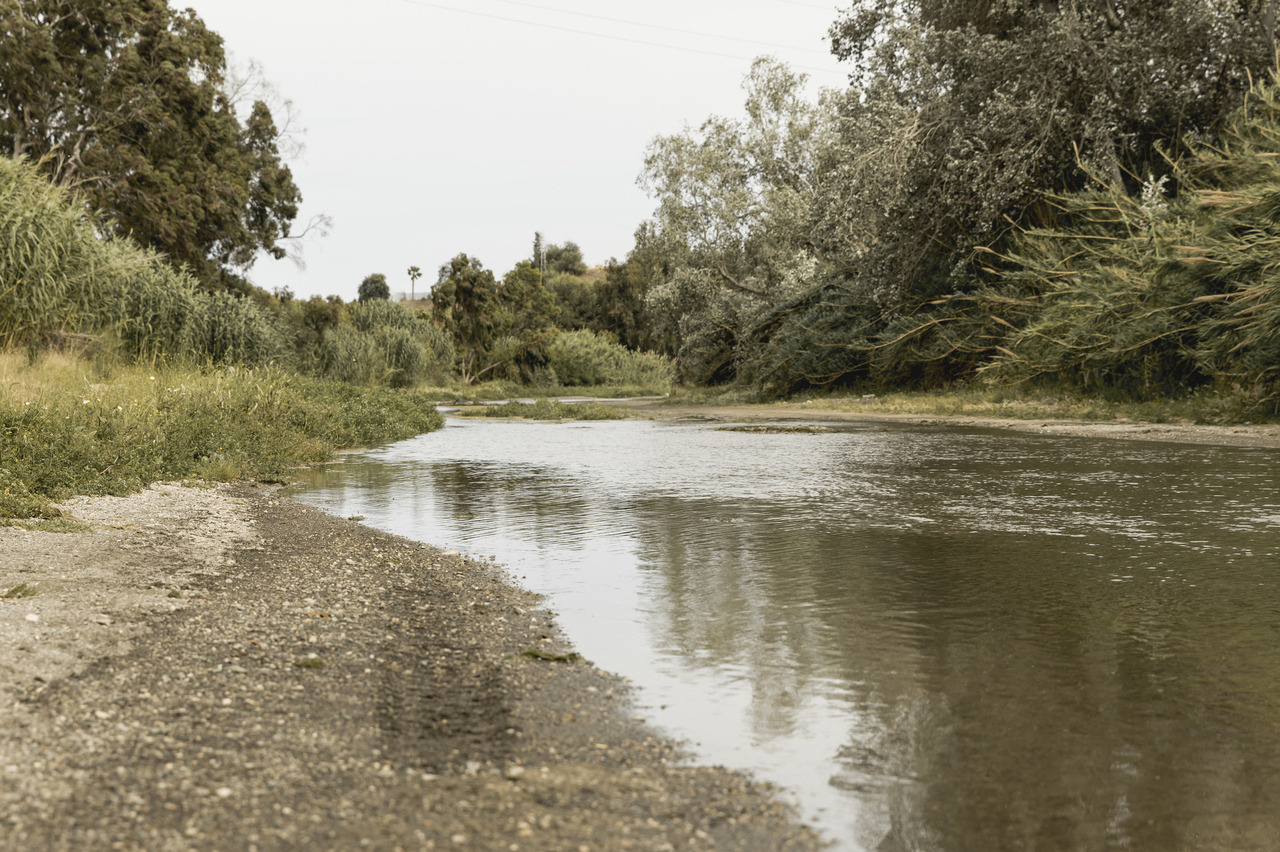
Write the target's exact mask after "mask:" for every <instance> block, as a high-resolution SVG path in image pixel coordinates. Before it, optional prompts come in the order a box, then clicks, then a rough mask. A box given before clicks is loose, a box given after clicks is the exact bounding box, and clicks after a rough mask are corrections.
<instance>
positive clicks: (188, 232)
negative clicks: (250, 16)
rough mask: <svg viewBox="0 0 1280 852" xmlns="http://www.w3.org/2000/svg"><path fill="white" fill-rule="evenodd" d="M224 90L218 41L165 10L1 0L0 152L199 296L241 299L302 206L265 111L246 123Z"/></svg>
mask: <svg viewBox="0 0 1280 852" xmlns="http://www.w3.org/2000/svg"><path fill="white" fill-rule="evenodd" d="M226 79H227V78H226V60H225V55H224V53H223V48H222V39H221V38H220V37H219V36H218V35H217V34H216V33H214V32H212V31H211V30H209V29H208V28H207V27H205V25H204V23H203V22H202V21H201V20H200V18H199V17H197V16H196V15H195V13H194V12H192V11H190V10H187V11H176V10H174V9H171V8H170V7H169V6H168V4H167V3H166V2H164V0H83V2H76V3H67V2H65V0H0V150H4V151H7V152H8V153H9V154H11V155H13V156H27V157H29V158H31V159H33V160H36V161H38V162H39V163H40V164H41V168H42V169H43V170H44V171H45V172H46V173H47V174H48V175H49V176H50V177H51V178H53V179H54V180H55V181H56V182H57V183H59V184H61V185H63V186H66V187H70V188H73V189H74V190H75V191H76V192H77V193H78V194H79V195H80V196H81V198H83V200H84V201H85V202H86V203H87V204H88V205H89V206H90V207H92V208H96V209H98V210H101V211H103V213H105V214H106V216H107V219H108V221H109V222H110V227H112V228H113V229H114V230H115V232H116V233H118V234H122V235H129V236H132V237H133V239H134V240H136V241H137V242H139V243H141V244H142V245H144V246H146V247H149V248H152V249H155V250H158V251H161V252H163V253H164V254H165V255H167V256H168V258H169V260H170V261H171V262H172V263H174V264H176V265H183V264H185V265H186V266H188V267H189V268H190V269H191V270H192V271H193V272H194V273H195V274H196V275H197V276H198V277H199V279H200V280H201V282H202V283H203V284H204V285H205V286H207V287H214V288H219V287H235V288H239V289H247V286H248V285H247V284H245V282H244V281H243V280H242V279H241V278H240V273H242V272H243V271H244V270H247V269H248V268H249V267H250V266H251V265H252V264H253V262H254V259H255V258H256V257H257V255H258V252H259V251H266V252H267V253H269V254H271V255H272V256H274V257H277V258H279V257H283V256H284V254H285V248H284V247H283V245H282V244H283V243H284V242H285V241H287V240H288V239H290V237H291V235H290V231H289V229H290V226H291V224H292V223H293V221H294V219H295V218H296V216H297V212H298V203H299V202H300V200H301V195H300V193H299V191H298V188H297V186H296V185H295V184H294V182H293V176H292V174H291V172H290V170H289V168H288V167H287V166H286V165H284V163H283V162H282V161H281V157H280V151H279V148H278V143H279V140H280V133H279V130H278V128H277V127H276V126H275V123H274V120H273V116H272V114H271V111H270V109H269V108H268V107H267V105H266V104H265V103H264V102H262V101H257V102H254V103H253V104H252V105H247V107H246V114H245V115H244V118H243V120H241V118H240V117H238V116H237V114H236V110H235V107H234V105H233V103H232V102H231V100H230V99H229V98H228V95H227V93H226V91H225V88H224V86H225V83H226Z"/></svg>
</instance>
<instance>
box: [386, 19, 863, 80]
mask: <svg viewBox="0 0 1280 852" xmlns="http://www.w3.org/2000/svg"><path fill="white" fill-rule="evenodd" d="M401 2H402V3H407V4H409V5H411V6H424V7H426V8H428V9H439V10H441V11H444V12H456V13H458V14H459V15H472V16H474V17H477V18H489V19H491V20H495V21H506V22H507V23H511V24H522V25H524V26H526V27H540V28H542V29H545V30H558V31H560V32H565V33H574V34H575V35H584V36H591V37H593V38H603V39H609V40H610V41H621V42H626V43H628V44H641V45H645V46H646V47H659V48H663V49H664V50H677V51H682V52H684V53H698V54H701V55H703V56H716V57H719V58H721V59H734V60H737V61H739V62H751V61H753V60H754V59H755V57H751V56H736V55H734V54H731V53H720V52H718V51H714V50H701V49H699V48H696V47H681V46H679V45H674V44H663V43H662V42H657V41H647V40H645V39H638V38H627V37H626V36H616V35H609V34H607V33H597V32H592V31H591V30H579V29H574V28H572V27H561V26H556V25H555V24H544V23H540V22H538V21H525V20H522V19H520V18H508V17H506V16H504V15H494V14H491V13H489V12H477V11H474V10H472V9H459V8H457V7H456V6H443V5H441V4H439V3H428V2H426V0H401ZM791 67H792V68H798V69H801V70H804V71H816V72H818V73H820V74H839V75H840V76H842V77H843V76H844V74H843V72H841V71H836V70H833V69H831V68H819V67H818V66H816V65H796V64H792V65H791Z"/></svg>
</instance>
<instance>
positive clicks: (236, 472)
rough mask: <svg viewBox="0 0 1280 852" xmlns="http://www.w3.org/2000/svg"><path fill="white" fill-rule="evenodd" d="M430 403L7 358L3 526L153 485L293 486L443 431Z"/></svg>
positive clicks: (300, 384)
mask: <svg viewBox="0 0 1280 852" xmlns="http://www.w3.org/2000/svg"><path fill="white" fill-rule="evenodd" d="M442 423H443V418H442V417H441V416H440V414H439V413H438V412H437V411H436V410H435V405H434V402H433V401H432V400H430V399H429V398H427V397H425V396H423V395H421V394H417V393H413V392H409V391H403V390H390V389H386V388H363V387H356V386H352V385H346V384H342V383H338V382H332V381H325V380H320V379H311V378H306V377H303V376H299V375H297V374H293V373H288V372H284V371H281V370H276V369H271V368H259V369H245V368H235V367H226V368H218V369H211V368H210V369H196V368H146V367H119V368H112V369H106V370H103V369H101V368H99V369H96V370H95V368H93V367H92V366H91V365H89V364H87V363H86V362H82V361H79V360H76V359H74V358H67V357H63V356H58V357H47V358H44V359H38V360H37V363H35V364H34V365H32V364H29V363H28V361H27V359H26V357H25V356H19V355H18V354H17V353H12V352H11V353H7V354H0V518H40V519H45V520H53V519H56V518H58V517H59V516H60V514H61V513H60V512H59V511H58V509H57V507H56V506H54V505H53V504H54V503H56V502H58V501H61V500H64V499H66V498H68V497H71V496H74V495H80V494H89V495H96V494H128V493H132V492H134V491H137V490H139V489H141V488H145V487H146V486H148V485H150V484H151V483H152V482H157V481H176V480H184V479H204V480H210V481H228V480H232V479H240V478H250V479H258V480H267V481H288V480H289V479H291V478H292V471H293V470H294V469H295V468H297V467H299V466H301V465H305V464H308V463H312V462H318V461H323V460H325V459H327V458H329V457H330V456H331V454H332V453H333V451H334V450H338V449H346V448H355V447H368V446H373V445H376V444H380V443H385V442H388V441H395V440H400V439H403V438H408V437H411V436H413V435H416V434H420V433H422V432H428V431H431V430H433V429H436V428H439V427H440V426H441V425H442Z"/></svg>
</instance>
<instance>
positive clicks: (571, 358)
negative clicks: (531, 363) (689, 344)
mask: <svg viewBox="0 0 1280 852" xmlns="http://www.w3.org/2000/svg"><path fill="white" fill-rule="evenodd" d="M548 365H549V366H550V368H551V369H552V370H553V371H554V372H555V376H556V378H557V379H558V380H559V381H560V383H561V384H563V385H565V386H566V387H573V386H577V385H630V386H636V387H645V388H651V389H653V390H658V391H663V392H665V391H666V390H668V389H670V387H671V382H672V380H673V378H674V376H675V367H674V365H673V364H672V363H671V360H670V359H669V358H665V357H663V356H661V355H656V354H653V353H651V352H633V351H632V350H630V349H627V348H626V347H625V346H622V345H620V344H618V343H615V342H613V341H612V340H610V339H609V337H608V336H606V335H602V334H597V333H595V332H591V331H566V332H561V333H560V334H559V335H557V336H556V339H555V341H554V342H552V344H551V347H550V349H549V350H548Z"/></svg>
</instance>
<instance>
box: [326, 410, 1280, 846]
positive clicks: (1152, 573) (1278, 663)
mask: <svg viewBox="0 0 1280 852" xmlns="http://www.w3.org/2000/svg"><path fill="white" fill-rule="evenodd" d="M1278 461H1280V456H1277V455H1276V454H1274V453H1267V452H1258V451H1244V450H1226V449H1214V448H1203V447H1177V446H1169V445H1154V444H1153V445H1135V444H1126V443H1120V442H1090V441H1084V440H1074V439H1053V440H1045V439H1037V438H1034V437H1026V436H1021V435H1012V434H994V433H976V432H963V431H955V430H923V429H903V430H884V429H883V428H875V429H872V428H861V429H856V428H855V429H853V430H851V431H848V432H843V433H836V434H824V435H760V434H742V433H725V432H717V431H714V430H713V429H711V428H705V427H693V426H684V427H672V426H664V425H658V424H652V423H612V424H599V425H594V426H591V427H585V428H582V427H575V428H569V427H565V426H563V425H549V424H506V423H502V424H500V423H474V424H467V425H466V427H465V428H454V429H449V430H445V431H444V432H443V433H437V434H436V435H430V436H424V437H423V438H420V439H415V440H414V441H410V442H405V443H403V444H400V445H396V446H394V447H390V448H386V449H384V450H380V451H375V452H372V453H370V454H367V455H366V456H364V457H362V458H358V459H357V458H349V459H348V460H347V461H346V463H345V464H343V465H340V466H336V467H334V468H333V469H332V470H331V471H330V472H329V473H327V474H322V475H320V477H319V479H318V481H317V482H316V484H315V485H314V487H313V488H312V489H311V490H309V491H307V492H305V493H304V495H303V499H308V500H314V501H316V502H319V503H322V504H324V503H326V501H327V502H329V503H330V504H331V505H332V507H333V508H334V509H335V511H339V512H342V513H359V514H363V515H366V516H367V517H368V518H369V521H368V522H369V523H372V524H374V525H376V526H380V527H383V528H388V529H392V530H394V531H397V532H402V533H405V534H409V535H414V536H416V537H418V538H421V539H423V540H426V541H429V542H433V543H440V544H448V545H450V546H453V545H456V544H461V545H464V546H466V547H468V548H471V549H472V550H474V551H475V552H477V553H482V554H497V555H498V556H499V558H500V559H502V560H504V561H509V562H510V563H511V564H512V565H513V567H514V568H515V569H516V571H517V573H520V574H524V575H526V576H528V577H530V578H531V579H530V580H529V581H528V582H529V584H530V585H531V586H533V587H534V588H535V590H539V591H549V592H551V594H552V606H553V607H554V608H556V609H557V610H559V611H560V612H561V613H562V623H564V625H565V627H566V629H567V630H568V632H569V634H570V636H571V637H572V638H573V639H574V640H575V641H576V642H577V644H578V646H579V648H580V649H581V650H582V651H583V652H584V653H585V654H586V655H587V656H588V657H591V658H593V659H595V660H596V661H597V662H599V663H601V664H602V665H605V666H606V667H610V668H615V669H620V670H622V673H623V674H627V675H629V676H632V677H634V678H635V679H636V680H637V681H638V683H639V684H640V686H641V688H642V690H644V692H643V696H644V697H645V698H646V699H647V700H649V701H651V702H652V703H654V704H655V705H660V704H668V705H671V707H670V709H668V710H667V711H665V712H664V711H661V708H660V707H655V708H654V709H653V714H654V715H655V716H656V717H657V721H658V722H659V723H661V724H664V725H668V726H671V727H673V728H676V730H675V733H677V734H682V735H685V736H688V737H690V738H692V739H694V740H695V741H698V742H701V743H702V745H701V746H700V747H699V748H698V749H696V750H697V751H699V754H700V756H701V757H702V758H703V759H706V760H712V761H716V762H724V763H727V764H730V765H739V766H745V767H746V768H751V769H755V770H757V771H759V772H761V773H762V774H764V775H765V776H766V777H771V778H772V779H773V780H776V781H779V782H780V783H783V784H785V785H788V786H790V787H792V788H793V789H796V790H797V792H798V793H799V795H800V799H801V804H802V805H804V806H807V807H809V808H810V809H811V811H812V810H814V809H816V808H819V807H824V806H825V808H826V810H825V811H823V812H821V813H817V817H818V819H819V821H820V823H821V824H822V825H823V826H824V828H826V829H827V831H828V832H829V833H830V834H831V835H832V836H833V838H835V839H836V840H837V841H838V843H839V845H840V846H842V847H843V848H851V849H881V850H941V849H946V850H969V849H972V850H998V849H1036V850H1059V849H1062V850H1066V849H1102V848H1112V847H1119V848H1124V847H1128V848H1135V849H1178V848H1203V849H1232V850H1264V849H1265V850H1271V849H1274V848H1278V847H1280V694H1277V693H1276V692H1275V686H1274V685H1275V684H1276V683H1277V682H1280V642H1277V638H1280V636H1278V634H1280V604H1278V603H1277V601H1278V600H1280V598H1278V597H1277V590H1276V588H1275V586H1274V585H1273V584H1274V582H1275V581H1276V579H1277V578H1276V577H1275V575H1274V566H1275V565H1276V564H1280V563H1278V562H1277V559H1276V557H1277V546H1278V539H1280V537H1278V536H1277V535H1276V533H1277V531H1278V528H1280V483H1277V480H1276V475H1275V474H1276V471H1277V462H1278Z"/></svg>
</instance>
